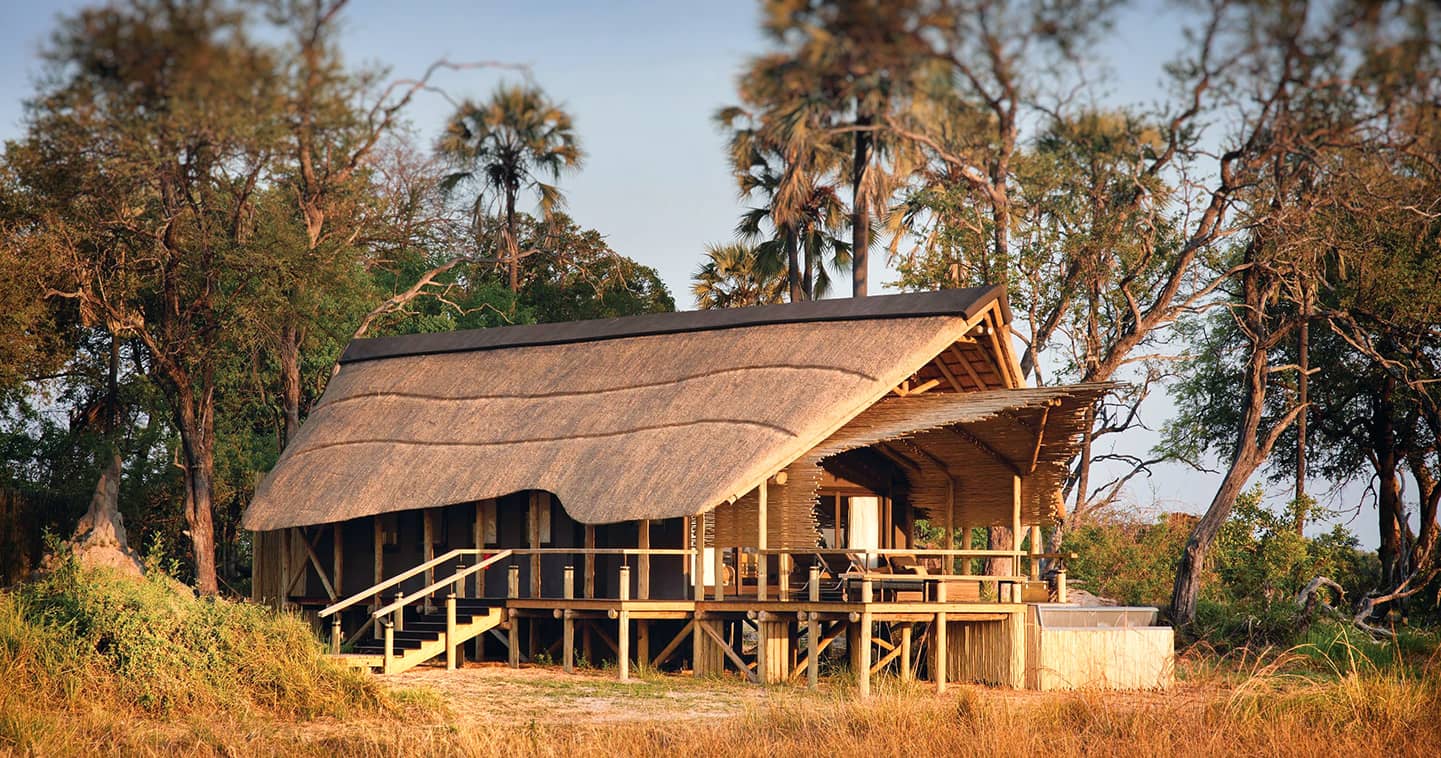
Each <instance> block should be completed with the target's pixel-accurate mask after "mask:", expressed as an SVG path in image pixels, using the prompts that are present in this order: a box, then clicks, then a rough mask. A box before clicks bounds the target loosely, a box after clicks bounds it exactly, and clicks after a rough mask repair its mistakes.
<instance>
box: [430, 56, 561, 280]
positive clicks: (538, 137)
mask: <svg viewBox="0 0 1441 758" xmlns="http://www.w3.org/2000/svg"><path fill="white" fill-rule="evenodd" d="M437 149H438V151H439V152H440V154H441V156H442V157H444V158H445V159H446V160H447V161H449V162H450V163H451V166H452V168H453V169H454V171H453V173H451V174H450V175H449V176H447V177H446V179H445V184H444V187H445V189H446V191H447V192H453V191H454V190H455V189H456V188H458V187H461V186H467V185H472V186H478V190H479V191H478V192H477V193H476V197H475V199H474V201H473V202H472V203H471V209H472V213H473V217H474V220H475V222H476V224H477V226H480V225H481V224H483V223H485V220H486V219H487V218H488V217H489V216H491V215H492V213H493V209H494V205H495V204H496V203H499V205H500V208H499V210H500V211H501V213H502V216H501V219H500V234H501V242H502V245H503V248H504V250H503V252H504V254H505V259H506V264H507V266H508V268H509V273H510V291H511V292H518V291H520V246H519V236H518V234H517V229H518V225H519V224H518V218H517V216H516V210H515V206H516V201H517V199H518V197H519V195H520V193H521V192H522V191H534V192H535V194H536V195H537V196H538V199H539V201H540V211H541V216H542V218H544V219H546V220H547V221H548V220H549V219H550V218H551V214H552V213H553V212H554V211H555V210H556V209H557V208H559V207H561V205H562V204H563V203H564V197H563V196H562V195H561V193H560V189H559V188H557V187H556V186H555V185H554V184H553V182H555V181H557V180H558V179H560V175H561V172H563V171H565V170H568V169H575V168H579V167H580V165H581V162H582V160H583V159H584V154H583V153H582V152H581V149H580V141H579V139H578V138H577V137H576V133H575V125H574V122H573V121H572V119H571V117H570V114H568V113H566V112H565V111H564V110H563V109H562V108H561V107H560V105H558V104H556V103H554V102H553V101H551V100H550V98H548V97H547V96H546V95H545V93H544V92H543V91H541V89H540V88H539V87H535V86H521V85H508V84H502V85H500V86H499V87H497V88H496V90H495V92H494V93H493V94H492V95H491V96H490V99H489V100H487V101H486V102H484V103H476V102H472V101H470V100H467V101H465V102H463V103H461V104H460V106H459V107H458V108H456V111H455V113H454V115H452V116H451V117H450V122H449V123H448V124H447V125H446V129H445V134H444V136H442V137H441V140H440V144H439V146H438V148H437ZM547 179H548V180H549V181H550V182H552V183H547V182H546V181H545V180H547Z"/></svg>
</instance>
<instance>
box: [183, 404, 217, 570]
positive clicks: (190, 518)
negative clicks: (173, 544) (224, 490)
mask: <svg viewBox="0 0 1441 758" xmlns="http://www.w3.org/2000/svg"><path fill="white" fill-rule="evenodd" d="M175 399H176V411H175V416H176V419H175V421H176V426H177V427H179V431H180V450H181V454H182V455H183V456H184V462H185V523H186V525H187V526H188V527H190V545H191V549H192V552H193V554H194V557H195V589H196V590H198V591H199V592H200V594H202V595H214V594H216V593H217V592H219V591H220V590H219V585H218V584H217V582H216V578H215V522H214V515H213V513H214V511H213V503H212V500H213V493H214V474H215V458H214V440H215V417H214V413H213V412H214V408H213V405H212V402H213V400H212V398H211V395H210V393H209V392H206V393H203V394H201V395H200V396H199V397H197V396H196V394H195V393H194V391H193V390H191V389H190V388H189V387H188V386H187V385H180V387H179V391H178V392H177V393H176V398H175Z"/></svg>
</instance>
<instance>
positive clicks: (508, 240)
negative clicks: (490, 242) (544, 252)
mask: <svg viewBox="0 0 1441 758" xmlns="http://www.w3.org/2000/svg"><path fill="white" fill-rule="evenodd" d="M505 257H506V262H507V266H509V269H510V291H511V292H512V293H515V292H520V240H519V239H517V238H516V229H515V191H514V190H509V189H508V190H506V193H505Z"/></svg>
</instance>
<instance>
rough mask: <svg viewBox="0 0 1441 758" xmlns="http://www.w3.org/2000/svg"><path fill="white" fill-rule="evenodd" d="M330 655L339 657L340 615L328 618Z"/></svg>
mask: <svg viewBox="0 0 1441 758" xmlns="http://www.w3.org/2000/svg"><path fill="white" fill-rule="evenodd" d="M330 654H331V655H340V614H339V613H337V614H335V615H333V616H331V617H330Z"/></svg>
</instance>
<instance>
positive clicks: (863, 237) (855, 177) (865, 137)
mask: <svg viewBox="0 0 1441 758" xmlns="http://www.w3.org/2000/svg"><path fill="white" fill-rule="evenodd" d="M870 124H871V117H870V116H857V117H856V126H858V127H867V126H870ZM870 161H871V134H870V132H865V131H858V132H856V150H855V155H854V156H853V158H852V163H851V297H865V296H866V294H867V289H868V279H869V277H868V274H869V273H870V256H869V252H870V249H871V214H870V208H869V207H867V203H866V198H865V193H863V192H862V191H861V185H862V184H864V183H865V178H866V170H867V168H868V167H869V164H870Z"/></svg>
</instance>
